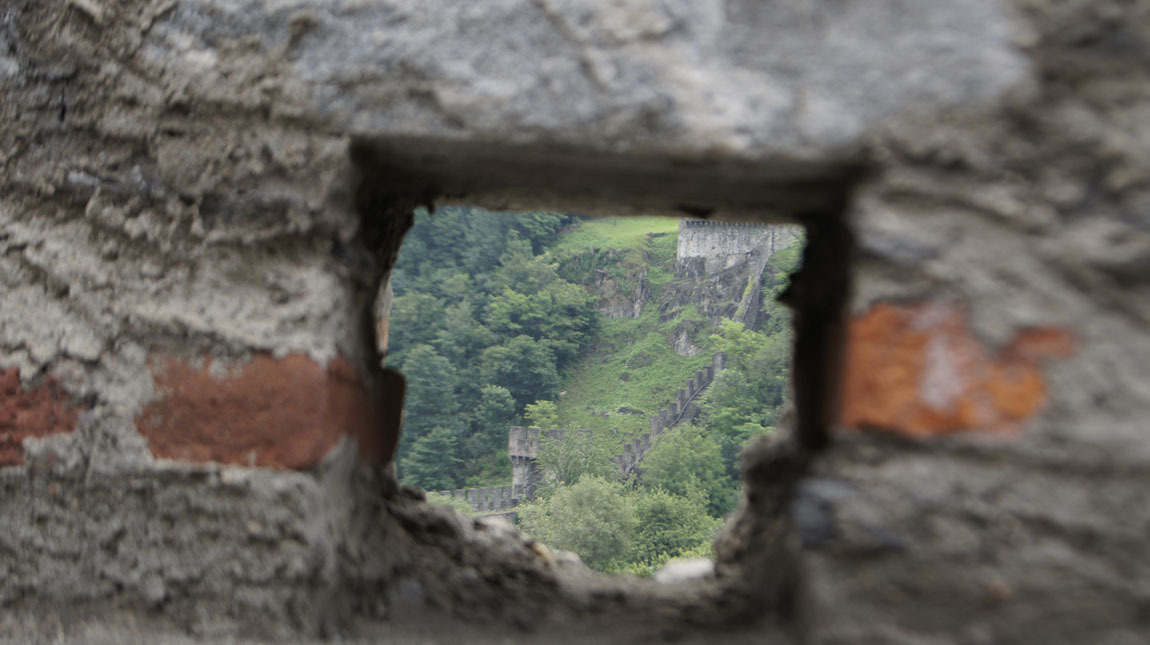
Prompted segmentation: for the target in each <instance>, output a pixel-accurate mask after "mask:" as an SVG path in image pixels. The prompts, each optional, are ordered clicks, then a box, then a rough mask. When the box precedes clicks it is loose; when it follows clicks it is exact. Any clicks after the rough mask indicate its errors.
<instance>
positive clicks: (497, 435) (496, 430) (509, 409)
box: [468, 385, 515, 461]
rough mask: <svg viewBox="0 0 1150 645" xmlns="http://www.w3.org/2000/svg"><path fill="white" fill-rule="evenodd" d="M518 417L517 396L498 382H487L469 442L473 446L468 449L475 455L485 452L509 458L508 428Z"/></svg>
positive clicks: (477, 408)
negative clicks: (490, 383) (512, 394)
mask: <svg viewBox="0 0 1150 645" xmlns="http://www.w3.org/2000/svg"><path fill="white" fill-rule="evenodd" d="M514 418H515V399H513V398H511V393H510V392H508V391H507V388H505V387H500V386H498V385H485V386H483V389H482V390H481V391H480V396H479V404H478V405H477V406H476V408H475V415H474V417H473V420H472V432H471V437H470V438H469V442H473V443H474V445H473V447H472V448H471V449H470V450H469V451H468V452H469V454H470V456H471V458H472V459H475V458H478V457H480V456H481V455H484V454H488V455H489V454H493V453H495V454H497V455H498V457H499V459H500V460H501V461H506V459H507V455H506V452H505V451H506V448H507V429H508V428H510V427H511V422H512V421H513V420H514Z"/></svg>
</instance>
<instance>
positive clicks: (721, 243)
mask: <svg viewBox="0 0 1150 645" xmlns="http://www.w3.org/2000/svg"><path fill="white" fill-rule="evenodd" d="M799 231H800V227H798V226H787V225H770V224H758V223H747V222H716V221H711V220H703V219H681V220H679V245H678V248H677V249H676V251H675V274H676V275H677V276H680V277H682V276H684V275H687V274H693V275H701V276H710V275H714V274H715V273H718V272H719V271H722V270H723V269H728V268H730V267H733V266H735V265H737V264H739V263H740V262H747V261H750V260H752V258H753V257H754V256H758V257H759V258H760V259H761V262H762V263H765V262H766V260H767V259H769V258H770V257H771V255H773V254H774V253H775V252H777V251H780V250H782V249H785V248H787V247H788V246H790V245H791V243H792V242H794V241H795V240H796V239H797V238H798V235H799ZM759 271H760V272H761V271H762V268H761V267H760V269H759Z"/></svg>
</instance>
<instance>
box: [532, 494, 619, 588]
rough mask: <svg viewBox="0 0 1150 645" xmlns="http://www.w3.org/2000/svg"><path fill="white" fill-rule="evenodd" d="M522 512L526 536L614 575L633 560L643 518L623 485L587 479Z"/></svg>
mask: <svg viewBox="0 0 1150 645" xmlns="http://www.w3.org/2000/svg"><path fill="white" fill-rule="evenodd" d="M518 511H519V523H520V526H521V527H522V528H523V530H524V531H526V532H527V533H528V534H530V535H531V536H532V537H534V538H536V539H538V540H540V541H542V542H545V543H546V544H548V545H550V546H552V547H554V548H557V549H562V550H564V551H574V552H575V553H578V554H579V557H581V558H582V559H583V561H584V562H586V563H587V565H588V566H591V567H594V568H596V569H599V570H601V571H603V570H609V569H611V568H613V567H618V566H620V565H621V564H623V563H625V562H626V561H627V560H628V559H629V558H630V556H631V553H632V550H633V547H634V545H633V540H634V536H635V529H636V528H637V526H638V518H637V516H636V514H635V510H634V508H633V505H632V500H631V499H630V498H629V497H628V496H627V495H626V494H625V491H624V488H623V484H622V483H621V482H619V481H616V480H613V479H606V478H603V477H595V476H592V475H584V476H583V477H581V478H579V480H578V481H576V482H575V483H574V484H571V485H570V486H561V487H560V488H558V489H557V490H556V491H555V493H554V494H552V495H551V496H550V497H547V498H541V499H539V500H537V501H535V502H531V503H528V504H524V505H521V506H519V508H518Z"/></svg>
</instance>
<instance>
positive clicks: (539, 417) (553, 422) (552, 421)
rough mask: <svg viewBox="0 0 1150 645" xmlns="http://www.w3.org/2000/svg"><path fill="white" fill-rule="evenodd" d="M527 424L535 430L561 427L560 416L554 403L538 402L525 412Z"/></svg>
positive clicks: (531, 404) (529, 405) (528, 406)
mask: <svg viewBox="0 0 1150 645" xmlns="http://www.w3.org/2000/svg"><path fill="white" fill-rule="evenodd" d="M523 416H524V417H526V418H527V423H528V424H530V425H531V426H532V427H534V428H545V429H549V428H555V427H558V426H559V421H558V419H559V414H558V411H557V409H556V407H555V402H554V401H536V402H535V403H530V404H528V405H527V407H526V408H525V409H524V410H523Z"/></svg>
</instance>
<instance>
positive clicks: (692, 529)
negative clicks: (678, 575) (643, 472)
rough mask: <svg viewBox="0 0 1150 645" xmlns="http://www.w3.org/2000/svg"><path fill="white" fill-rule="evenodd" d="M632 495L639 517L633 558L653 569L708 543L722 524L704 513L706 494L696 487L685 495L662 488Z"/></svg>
mask: <svg viewBox="0 0 1150 645" xmlns="http://www.w3.org/2000/svg"><path fill="white" fill-rule="evenodd" d="M632 495H633V496H634V504H635V512H636V516H637V518H638V521H639V522H638V528H637V529H636V532H635V547H634V555H633V556H632V560H633V561H634V562H636V563H638V564H641V565H645V566H647V567H650V568H652V569H653V568H657V567H659V566H661V565H662V564H664V563H665V562H667V561H668V560H670V559H672V558H678V557H682V556H684V555H685V554H687V553H690V552H692V551H694V550H697V549H699V548H700V546H702V545H705V544H707V543H709V542H710V540H711V539H712V538H713V537H714V534H715V532H716V531H717V530H718V529H719V526H720V524H722V520H720V519H718V518H715V517H711V516H710V515H708V514H707V495H706V493H704V492H703V491H701V490H699V489H698V488H691V489H690V490H688V494H687V495H685V496H682V495H674V494H672V493H669V492H667V491H666V490H664V489H662V488H653V489H640V490H638V491H635V492H634V493H632Z"/></svg>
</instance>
